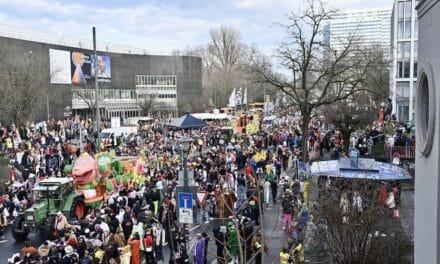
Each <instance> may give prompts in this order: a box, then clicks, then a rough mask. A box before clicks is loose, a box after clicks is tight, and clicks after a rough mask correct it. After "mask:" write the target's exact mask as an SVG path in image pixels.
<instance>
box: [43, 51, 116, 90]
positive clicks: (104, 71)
mask: <svg viewBox="0 0 440 264" xmlns="http://www.w3.org/2000/svg"><path fill="white" fill-rule="evenodd" d="M97 57H98V60H97V67H98V82H106V83H109V82H110V80H111V63H110V56H106V55H98V56H97ZM49 58H50V82H51V83H60V84H74V85H82V84H91V83H93V82H94V81H95V70H94V66H93V65H94V62H95V56H94V55H91V54H87V53H83V52H70V51H66V50H56V49H49Z"/></svg>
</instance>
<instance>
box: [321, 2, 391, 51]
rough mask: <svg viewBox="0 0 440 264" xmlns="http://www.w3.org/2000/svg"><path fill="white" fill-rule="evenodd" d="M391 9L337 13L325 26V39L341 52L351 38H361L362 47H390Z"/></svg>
mask: <svg viewBox="0 0 440 264" xmlns="http://www.w3.org/2000/svg"><path fill="white" fill-rule="evenodd" d="M390 21H391V9H364V10H351V11H350V10H347V11H341V12H337V13H336V14H334V15H332V16H331V19H329V20H327V21H326V23H325V26H324V32H325V35H324V38H325V40H326V41H329V43H330V45H331V46H332V47H333V48H334V49H336V50H341V49H342V48H343V47H344V44H345V43H346V41H347V39H348V38H349V37H352V36H354V37H356V38H359V41H360V42H359V43H358V44H360V45H365V46H371V45H381V46H382V47H386V48H387V47H389V46H390V30H391V23H390Z"/></svg>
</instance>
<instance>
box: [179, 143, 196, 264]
mask: <svg viewBox="0 0 440 264" xmlns="http://www.w3.org/2000/svg"><path fill="white" fill-rule="evenodd" d="M177 142H178V143H179V145H180V147H181V149H182V162H183V163H182V167H183V186H184V187H183V190H184V192H185V193H187V192H188V159H187V157H188V154H189V150H190V149H191V143H192V142H193V139H192V138H186V137H182V138H180V139H178V140H177ZM183 234H184V244H185V251H184V254H183V257H185V263H186V262H188V261H189V257H188V241H189V230H188V225H187V224H183Z"/></svg>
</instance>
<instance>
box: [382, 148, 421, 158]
mask: <svg viewBox="0 0 440 264" xmlns="http://www.w3.org/2000/svg"><path fill="white" fill-rule="evenodd" d="M385 152H386V153H387V158H388V159H390V160H391V159H393V157H394V155H395V154H396V153H398V154H399V155H400V159H401V160H414V158H415V147H414V146H403V147H400V146H393V147H389V146H385Z"/></svg>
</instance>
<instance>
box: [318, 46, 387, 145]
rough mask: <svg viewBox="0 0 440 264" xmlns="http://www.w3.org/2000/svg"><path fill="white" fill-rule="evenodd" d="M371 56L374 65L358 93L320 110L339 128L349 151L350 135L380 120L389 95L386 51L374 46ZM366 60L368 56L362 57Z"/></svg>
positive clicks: (369, 54) (371, 49) (330, 122)
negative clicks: (382, 105)
mask: <svg viewBox="0 0 440 264" xmlns="http://www.w3.org/2000/svg"><path fill="white" fill-rule="evenodd" d="M365 55H366V56H372V57H373V58H372V59H373V60H374V61H375V64H374V65H372V67H371V68H369V69H368V70H367V73H366V76H367V77H366V78H365V79H364V80H363V82H362V83H361V88H363V89H365V90H366V91H359V92H358V93H356V94H353V95H351V96H350V97H348V98H347V99H345V100H343V101H338V102H335V103H334V104H331V105H324V106H322V107H321V109H320V110H321V113H322V114H323V115H324V116H325V118H326V122H328V123H329V124H332V125H334V126H335V128H337V129H338V130H339V131H340V132H341V134H342V137H343V139H344V150H345V151H346V152H348V147H349V144H350V136H351V134H352V133H353V132H354V131H356V130H358V129H365V128H367V127H369V126H370V125H371V124H372V123H373V121H375V120H377V117H378V113H379V107H380V105H381V103H384V102H385V101H387V98H388V96H389V77H388V76H389V74H388V72H389V71H388V66H387V65H388V61H387V60H386V59H385V56H386V54H385V49H384V48H383V47H381V46H377V45H375V46H372V47H371V48H370V51H369V52H368V53H367V54H365ZM363 58H365V56H364V57H363Z"/></svg>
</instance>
